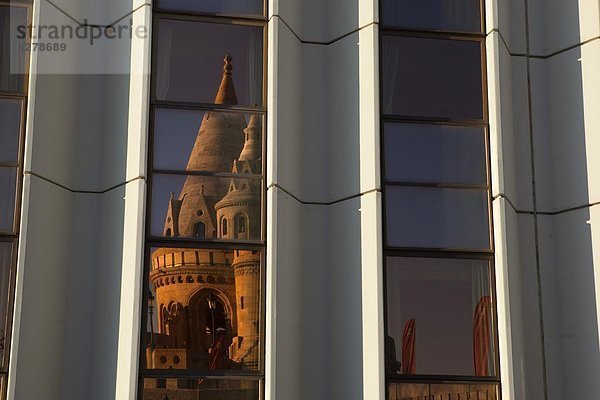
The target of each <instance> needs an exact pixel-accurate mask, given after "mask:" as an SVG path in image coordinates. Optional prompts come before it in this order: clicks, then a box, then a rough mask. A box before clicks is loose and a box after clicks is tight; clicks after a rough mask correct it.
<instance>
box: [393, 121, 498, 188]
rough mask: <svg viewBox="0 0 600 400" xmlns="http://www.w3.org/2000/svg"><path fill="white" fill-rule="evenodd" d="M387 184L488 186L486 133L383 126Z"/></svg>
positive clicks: (441, 127)
mask: <svg viewBox="0 0 600 400" xmlns="http://www.w3.org/2000/svg"><path fill="white" fill-rule="evenodd" d="M384 140H385V144H384V148H385V176H386V180H387V181H396V182H421V183H453V184H478V185H485V184H486V180H487V179H486V178H487V176H486V174H487V172H486V162H485V160H486V149H485V130H484V129H483V128H471V127H458V126H447V125H428V124H400V123H385V124H384Z"/></svg>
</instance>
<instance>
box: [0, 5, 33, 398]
mask: <svg viewBox="0 0 600 400" xmlns="http://www.w3.org/2000/svg"><path fill="white" fill-rule="evenodd" d="M0 6H2V7H7V8H11V7H21V8H25V9H26V12H27V23H28V24H31V21H32V11H33V5H32V1H30V0H16V1H15V0H11V1H10V2H7V1H0ZM26 43H31V32H28V35H27V38H26ZM23 55H24V56H25V60H24V61H25V67H26V69H25V72H24V73H23V87H22V88H21V91H20V92H19V91H7V90H0V98H2V99H8V100H19V101H20V102H21V113H20V114H21V115H20V124H19V131H18V135H19V137H18V153H17V162H16V163H11V162H2V163H0V166H3V167H9V168H14V169H15V173H16V181H15V200H14V202H15V204H14V216H13V224H12V229H11V231H6V232H0V242H2V243H10V244H11V245H12V247H11V260H10V263H11V264H10V266H9V269H8V276H7V278H8V282H7V284H8V291H7V296H8V298H7V299H6V304H7V310H6V320H5V321H0V324H2V327H3V328H4V330H5V331H4V351H3V354H2V358H1V361H0V380H1V382H2V383H1V385H0V386H1V387H0V399H4V398H6V390H7V386H8V374H9V364H10V352H11V344H12V329H13V325H14V320H13V318H14V301H15V287H16V274H17V262H18V257H19V254H18V252H19V243H20V234H21V227H20V223H21V211H22V209H23V205H22V200H23V176H24V159H25V134H26V121H27V107H28V100H29V72H30V67H31V66H30V63H31V56H30V52H27V51H25V52H23ZM0 278H1V277H0Z"/></svg>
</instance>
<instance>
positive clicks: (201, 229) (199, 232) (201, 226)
mask: <svg viewBox="0 0 600 400" xmlns="http://www.w3.org/2000/svg"><path fill="white" fill-rule="evenodd" d="M192 234H193V235H194V237H196V238H200V239H204V238H205V237H206V224H205V223H204V222H196V224H195V225H194V230H193V232H192Z"/></svg>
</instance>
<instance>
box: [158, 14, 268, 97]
mask: <svg viewBox="0 0 600 400" xmlns="http://www.w3.org/2000/svg"><path fill="white" fill-rule="evenodd" d="M158 54H159V56H158V57H157V65H156V69H157V72H156V94H155V95H156V98H157V99H159V100H173V101H182V102H198V103H216V104H227V105H236V104H239V105H245V106H253V105H255V104H257V105H262V89H263V87H262V75H263V63H262V61H263V29H262V27H258V26H244V25H231V24H229V25H225V24H216V23H206V22H193V21H175V20H167V19H161V20H160V21H159V22H158ZM228 55H229V57H228ZM226 59H227V60H226Z"/></svg>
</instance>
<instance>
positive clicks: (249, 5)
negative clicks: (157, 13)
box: [158, 0, 264, 17]
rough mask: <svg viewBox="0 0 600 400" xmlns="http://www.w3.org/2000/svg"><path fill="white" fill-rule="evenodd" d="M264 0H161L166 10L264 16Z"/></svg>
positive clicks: (160, 6)
mask: <svg viewBox="0 0 600 400" xmlns="http://www.w3.org/2000/svg"><path fill="white" fill-rule="evenodd" d="M263 6H264V4H263V0H191V1H190V0H159V2H158V7H159V8H161V9H164V10H178V11H193V12H201V13H206V14H216V15H239V16H247V17H262V16H263Z"/></svg>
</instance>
